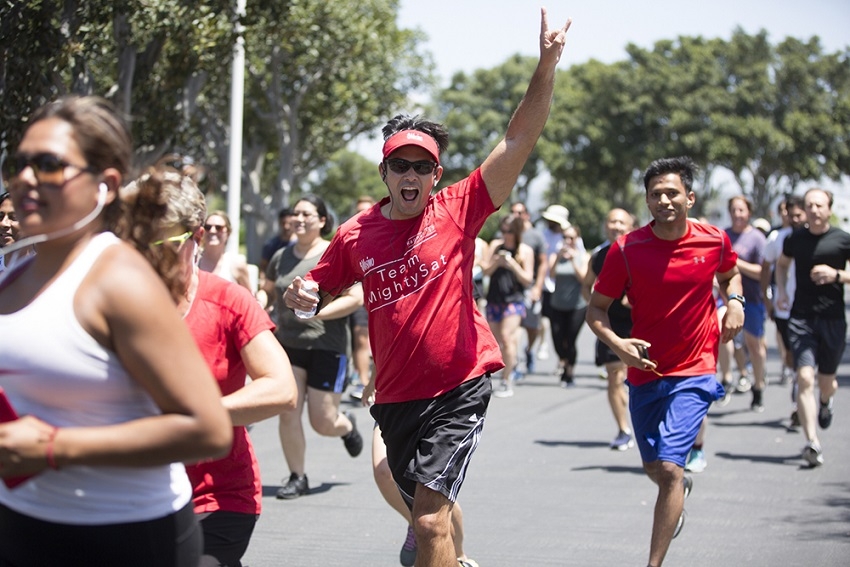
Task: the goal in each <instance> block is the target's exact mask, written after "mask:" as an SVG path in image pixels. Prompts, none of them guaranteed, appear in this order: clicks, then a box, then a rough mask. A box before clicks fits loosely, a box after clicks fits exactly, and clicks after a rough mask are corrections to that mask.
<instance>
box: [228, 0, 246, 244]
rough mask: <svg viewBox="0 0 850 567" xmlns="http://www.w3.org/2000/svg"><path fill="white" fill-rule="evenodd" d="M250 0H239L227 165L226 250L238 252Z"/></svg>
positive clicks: (237, 2)
mask: <svg viewBox="0 0 850 567" xmlns="http://www.w3.org/2000/svg"><path fill="white" fill-rule="evenodd" d="M246 2H247V0H236V16H237V18H238V19H239V21H238V22H237V24H236V34H237V37H236V45H234V46H233V71H232V76H231V82H230V154H229V158H228V164H227V216H229V217H230V223H231V225H233V231H232V232H231V233H230V235H229V238H228V239H227V251H228V252H230V253H233V254H235V253H237V252H238V251H239V228H240V225H241V216H242V110H243V109H242V107H243V102H244V96H245V94H244V93H245V38H243V37H242V32H243V27H242V23H241V20H242V18H243V17H244V16H245V4H246Z"/></svg>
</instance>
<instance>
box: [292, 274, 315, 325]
mask: <svg viewBox="0 0 850 567" xmlns="http://www.w3.org/2000/svg"><path fill="white" fill-rule="evenodd" d="M301 289H303V290H304V291H306V292H307V293H309V294H310V295H312V296H313V297H315V298H316V299H319V284H317V283H316V282H314V281H312V280H304V281H303V283H302V284H301ZM318 307H319V305H318V304H316V305H314V306H313V309H311V310H310V311H301V310H300V309H296V310H295V316H296V317H298V318H299V319H310V318H311V317H314V316H315V315H316V309H317V308H318Z"/></svg>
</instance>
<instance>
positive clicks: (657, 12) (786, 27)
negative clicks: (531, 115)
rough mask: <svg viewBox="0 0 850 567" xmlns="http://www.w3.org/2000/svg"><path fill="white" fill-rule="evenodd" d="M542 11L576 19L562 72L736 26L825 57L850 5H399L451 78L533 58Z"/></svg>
mask: <svg viewBox="0 0 850 567" xmlns="http://www.w3.org/2000/svg"><path fill="white" fill-rule="evenodd" d="M540 6H546V8H547V11H548V13H549V25H550V27H551V26H554V25H555V24H559V25H562V24H563V22H565V21H566V19H567V18H568V17H572V19H573V25H572V28H571V29H570V31H569V34H568V36H567V47H566V49H565V52H564V55H563V56H562V58H561V64H560V68H562V69H568V68H569V67H570V66H571V65H574V64H576V63H584V62H585V61H588V60H589V59H592V58H595V59H598V60H600V61H603V62H605V63H612V62H614V61H618V60H622V59H625V58H626V57H627V55H626V51H625V47H626V45H627V44H628V43H634V44H636V45H638V46H640V47H643V48H647V49H649V48H651V47H652V46H653V45H654V43H655V42H656V41H658V40H660V39H675V38H677V37H679V36H703V37H705V38H714V37H720V38H723V39H729V38H731V36H732V32H733V30H735V29H736V28H737V27H741V28H742V29H743V30H744V31H745V32H747V33H749V34H755V33H758V32H759V31H760V30H762V29H765V30H767V32H768V34H769V39H770V41H771V43H774V44H775V43H779V42H780V41H781V40H782V39H784V38H785V37H788V36H793V37H797V38H800V39H808V38H810V37H812V36H814V35H817V36H818V37H820V39H821V45H822V46H823V48H824V50H825V51H826V52H830V53H831V52H835V51H838V50H843V49H845V48H847V47H848V46H850V1H848V0H708V1H693V0H691V1H690V2H687V1H682V0H679V1H671V0H582V1H573V2H567V1H560V2H556V1H553V0H548V1H545V2H543V1H540V0H534V1H531V0H402V2H401V10H400V13H399V25H400V26H401V27H404V28H419V29H421V30H422V31H423V32H425V33H426V34H427V35H428V37H429V40H428V41H427V43H426V44H425V47H426V48H427V49H428V50H429V51H430V52H431V53H432V54H433V55H434V58H435V61H436V63H437V70H438V73H439V74H440V76H441V77H442V78H443V79H444V81H447V80H448V78H449V77H450V76H451V75H452V73H454V72H456V71H466V72H469V71H473V70H475V69H479V68H491V67H495V66H497V65H499V64H501V63H502V62H503V61H505V60H506V59H507V58H508V57H510V56H511V55H513V54H515V53H521V54H523V55H530V56H536V55H537V53H538V50H537V38H538V36H539V31H540V27H539V26H540Z"/></svg>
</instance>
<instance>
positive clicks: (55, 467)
mask: <svg viewBox="0 0 850 567" xmlns="http://www.w3.org/2000/svg"><path fill="white" fill-rule="evenodd" d="M57 433H59V428H58V427H54V428H53V431H51V432H50V437H48V438H47V454H46V457H47V466H48V467H50V468H51V469H53V470H59V465H57V464H56V457H55V456H54V455H53V441H54V439H56V434H57Z"/></svg>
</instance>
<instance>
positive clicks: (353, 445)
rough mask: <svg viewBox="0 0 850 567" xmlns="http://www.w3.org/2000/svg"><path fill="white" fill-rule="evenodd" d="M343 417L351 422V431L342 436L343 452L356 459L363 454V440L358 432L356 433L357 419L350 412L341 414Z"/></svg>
mask: <svg viewBox="0 0 850 567" xmlns="http://www.w3.org/2000/svg"><path fill="white" fill-rule="evenodd" d="M343 415H344V416H345V417H347V418H348V420H349V421H350V422H351V431H350V432H348V433H346V434H345V435H343V436H342V442H343V443H344V444H345V450H346V451H348V454H349V455H351V456H352V457H356V456H357V455H359V454H360V453H361V452H363V438H362V437H361V436H360V432H359V431H357V419H355V417H354V414H353V413H351V412H350V411H346V412H343Z"/></svg>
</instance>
